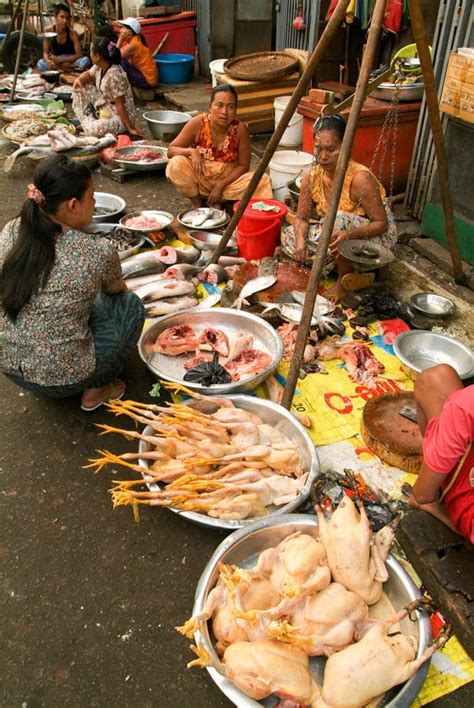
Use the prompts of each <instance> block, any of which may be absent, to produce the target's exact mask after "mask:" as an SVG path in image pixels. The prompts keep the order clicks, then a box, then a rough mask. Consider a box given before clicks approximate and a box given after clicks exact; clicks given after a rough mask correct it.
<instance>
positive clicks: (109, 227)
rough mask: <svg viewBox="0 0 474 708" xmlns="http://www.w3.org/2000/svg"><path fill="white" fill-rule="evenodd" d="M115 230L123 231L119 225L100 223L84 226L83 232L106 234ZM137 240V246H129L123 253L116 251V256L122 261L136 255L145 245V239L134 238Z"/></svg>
mask: <svg viewBox="0 0 474 708" xmlns="http://www.w3.org/2000/svg"><path fill="white" fill-rule="evenodd" d="M115 229H123V227H122V226H120V224H108V223H107V222H104V221H103V222H101V223H100V224H90V226H86V227H85V229H84V231H85V232H86V234H97V233H100V232H104V231H105V232H106V233H108V232H109V231H114V230H115ZM136 239H137V244H136V245H135V246H131V247H130V248H126V249H125V250H123V251H120V250H119V251H118V255H119V258H120V260H121V261H124V260H125V259H126V258H130V256H134V255H135V253H138V251H139V250H140V248H143V246H144V245H145V239H144V237H143V236H142V237H140V236H136Z"/></svg>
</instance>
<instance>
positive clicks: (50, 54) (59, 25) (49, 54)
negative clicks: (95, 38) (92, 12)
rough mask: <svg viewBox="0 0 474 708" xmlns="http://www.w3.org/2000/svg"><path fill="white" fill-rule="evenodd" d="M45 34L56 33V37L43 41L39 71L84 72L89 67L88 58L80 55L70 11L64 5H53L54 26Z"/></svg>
mask: <svg viewBox="0 0 474 708" xmlns="http://www.w3.org/2000/svg"><path fill="white" fill-rule="evenodd" d="M45 32H56V37H52V38H51V39H44V40H43V58H42V59H40V60H39V62H38V69H40V71H48V70H53V71H84V70H85V69H87V68H88V67H89V66H90V65H91V61H90V59H89V57H85V56H83V55H82V47H81V42H80V41H79V37H78V36H77V32H75V31H74V30H73V29H72V28H71V10H70V9H69V7H68V6H67V5H66V4H65V3H59V4H58V5H54V25H52V26H51V27H47V28H46V29H45Z"/></svg>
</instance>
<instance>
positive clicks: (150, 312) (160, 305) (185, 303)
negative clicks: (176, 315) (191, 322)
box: [145, 295, 197, 317]
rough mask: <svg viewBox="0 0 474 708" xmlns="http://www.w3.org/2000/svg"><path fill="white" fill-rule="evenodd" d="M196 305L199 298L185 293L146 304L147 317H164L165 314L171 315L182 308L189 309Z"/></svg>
mask: <svg viewBox="0 0 474 708" xmlns="http://www.w3.org/2000/svg"><path fill="white" fill-rule="evenodd" d="M196 305H197V300H196V298H195V297H188V296H187V295H185V296H181V297H170V298H165V299H163V300H157V301H156V302H152V303H150V305H149V306H147V305H145V309H146V313H147V317H162V316H163V315H170V314H171V313H173V312H179V311H180V310H189V308H190V307H195V306H196Z"/></svg>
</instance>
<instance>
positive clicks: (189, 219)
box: [177, 207, 230, 231]
mask: <svg viewBox="0 0 474 708" xmlns="http://www.w3.org/2000/svg"><path fill="white" fill-rule="evenodd" d="M209 208H210V207H199V208H194V209H186V210H185V211H181V212H180V213H179V214H178V216H177V219H178V221H179V223H180V224H181V225H182V226H185V227H186V228H187V229H202V230H204V231H211V230H212V229H219V228H220V227H221V226H225V224H228V223H229V221H230V216H229V215H228V214H227V212H225V211H224V210H223V209H213V211H214V214H213V215H212V216H211V215H209V216H208V218H207V219H205V220H204V221H203V222H202V223H197V222H196V223H193V222H194V221H195V220H200V218H202V217H204V216H205V213H206V212H208V210H209Z"/></svg>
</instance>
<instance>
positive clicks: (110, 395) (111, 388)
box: [81, 381, 126, 413]
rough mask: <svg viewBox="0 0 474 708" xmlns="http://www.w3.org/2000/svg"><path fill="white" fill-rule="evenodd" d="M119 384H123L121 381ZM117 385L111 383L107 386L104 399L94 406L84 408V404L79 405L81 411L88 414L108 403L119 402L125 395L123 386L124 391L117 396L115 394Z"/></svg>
mask: <svg viewBox="0 0 474 708" xmlns="http://www.w3.org/2000/svg"><path fill="white" fill-rule="evenodd" d="M120 383H123V382H122V381H121V382H120ZM117 384H118V381H113V382H112V383H109V384H107V390H106V393H105V397H104V398H103V400H102V401H99V403H96V404H95V406H85V405H84V404H82V403H81V410H83V411H86V412H87V413H90V412H91V411H95V410H97V408H100V407H101V406H103V405H104V403H108V402H109V401H120V399H121V398H123V397H124V395H125V390H126V389H125V384H124V389H123V391H122V392H121V393H119V394H118V395H115V394H116V390H117Z"/></svg>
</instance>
